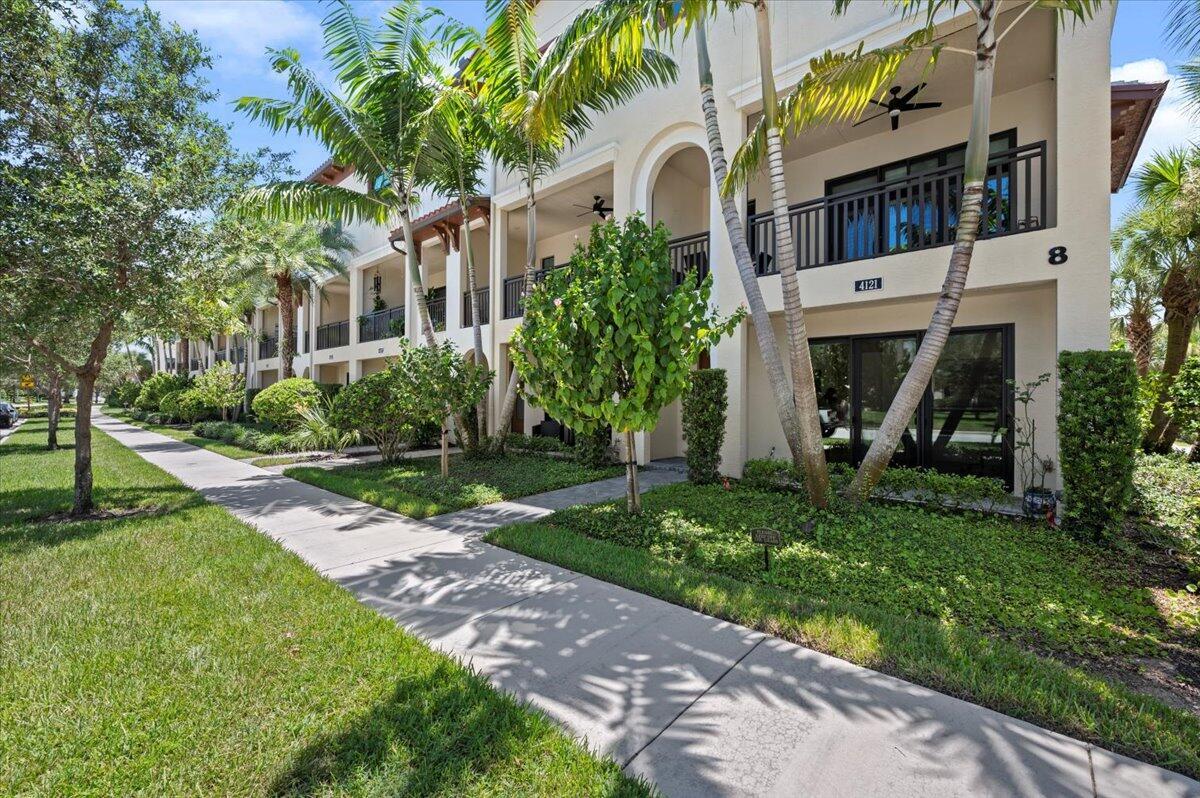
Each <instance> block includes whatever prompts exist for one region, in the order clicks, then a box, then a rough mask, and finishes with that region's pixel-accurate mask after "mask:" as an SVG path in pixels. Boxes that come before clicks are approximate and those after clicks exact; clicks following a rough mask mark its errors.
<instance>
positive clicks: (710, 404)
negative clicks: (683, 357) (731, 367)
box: [682, 369, 729, 485]
mask: <svg viewBox="0 0 1200 798" xmlns="http://www.w3.org/2000/svg"><path fill="white" fill-rule="evenodd" d="M728 385H729V380H728V378H727V377H726V376H725V369H700V370H698V371H693V372H692V379H691V382H690V383H689V384H688V387H687V389H686V390H685V391H684V392H683V396H682V406H683V439H684V440H685V441H687V466H688V479H690V480H691V481H692V482H695V483H696V484H697V485H704V484H709V483H713V482H716V481H717V480H718V479H719V478H720V476H721V474H720V472H719V471H718V470H717V468H718V466H720V465H721V444H722V443H724V442H725V409H726V407H728V398H727V397H726V395H725V390H726V388H727V387H728Z"/></svg>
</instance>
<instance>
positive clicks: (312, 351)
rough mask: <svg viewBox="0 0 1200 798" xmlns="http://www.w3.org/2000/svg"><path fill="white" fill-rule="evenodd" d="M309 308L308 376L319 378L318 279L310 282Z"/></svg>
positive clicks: (319, 308)
mask: <svg viewBox="0 0 1200 798" xmlns="http://www.w3.org/2000/svg"><path fill="white" fill-rule="evenodd" d="M308 289H309V292H310V294H309V301H308V304H309V309H308V320H309V330H308V376H309V378H310V379H312V380H313V381H314V382H315V381H316V379H317V328H318V327H320V326H321V286H319V285H317V283H316V281H313V282H312V283H310V284H309V287H308Z"/></svg>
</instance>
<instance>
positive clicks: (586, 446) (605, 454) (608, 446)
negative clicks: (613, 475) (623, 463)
mask: <svg viewBox="0 0 1200 798" xmlns="http://www.w3.org/2000/svg"><path fill="white" fill-rule="evenodd" d="M575 459H576V460H577V461H578V462H579V463H580V464H581V465H585V466H587V467H588V468H603V467H604V466H606V465H610V464H611V463H612V461H613V451H612V429H611V428H609V427H608V426H607V425H605V426H604V427H602V428H600V429H598V430H595V431H593V432H590V433H579V434H578V435H576V436H575Z"/></svg>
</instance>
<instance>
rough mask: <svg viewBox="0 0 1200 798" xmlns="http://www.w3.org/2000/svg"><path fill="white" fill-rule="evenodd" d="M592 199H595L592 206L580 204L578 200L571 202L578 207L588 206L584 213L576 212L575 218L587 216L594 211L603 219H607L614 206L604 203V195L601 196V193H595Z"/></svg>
mask: <svg viewBox="0 0 1200 798" xmlns="http://www.w3.org/2000/svg"><path fill="white" fill-rule="evenodd" d="M592 199H593V200H595V201H594V202H593V203H592V204H591V205H590V206H588V205H580V204H579V203H578V202H572V203H571V204H572V205H574V206H575V207H576V208H587V210H585V211H584V212H583V213H577V214H575V218H577V219H578V218H579V217H580V216H587V215H588V214H589V213H594V214H596V215H597V216H599V217H600V218H601V219H607V218H608V215H609V214H610V213H612V212H613V209H612V208H609V207H607V206H606V205H605V204H604V197H601V196H600V195H599V194H593V195H592Z"/></svg>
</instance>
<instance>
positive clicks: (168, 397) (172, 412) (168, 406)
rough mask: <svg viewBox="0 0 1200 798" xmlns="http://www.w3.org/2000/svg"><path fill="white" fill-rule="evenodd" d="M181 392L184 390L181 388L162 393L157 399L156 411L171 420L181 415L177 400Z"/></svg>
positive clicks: (181, 394)
mask: <svg viewBox="0 0 1200 798" xmlns="http://www.w3.org/2000/svg"><path fill="white" fill-rule="evenodd" d="M183 394H184V391H182V390H175V391H168V392H167V393H165V394H163V396H162V398H161V399H159V400H158V412H159V413H160V414H161V415H162V416H163V418H166V419H170V420H172V421H173V420H175V419H177V418H181V417H182V416H181V414H180V409H179V400H180V398H181V397H182V396H183Z"/></svg>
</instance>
